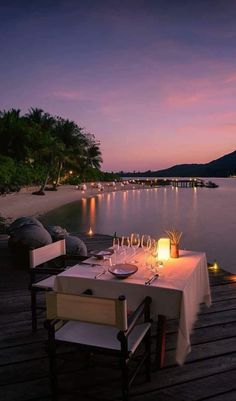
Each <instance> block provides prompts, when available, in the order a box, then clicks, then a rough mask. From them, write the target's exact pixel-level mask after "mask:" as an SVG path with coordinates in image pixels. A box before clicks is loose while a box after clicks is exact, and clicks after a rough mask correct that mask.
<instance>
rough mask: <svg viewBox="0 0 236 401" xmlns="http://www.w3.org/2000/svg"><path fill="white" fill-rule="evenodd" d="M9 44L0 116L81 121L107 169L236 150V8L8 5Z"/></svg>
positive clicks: (0, 50) (5, 32) (2, 22)
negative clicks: (45, 115) (42, 114)
mask: <svg viewBox="0 0 236 401" xmlns="http://www.w3.org/2000/svg"><path fill="white" fill-rule="evenodd" d="M37 3H38V4H37ZM0 38H1V40H0V94H1V95H0V110H3V109H6V110H7V109H9V108H12V107H14V108H20V109H21V110H22V113H25V112H26V111H27V110H28V109H29V108H30V107H39V108H42V109H43V110H45V111H47V112H49V113H51V114H53V115H60V116H62V117H65V118H69V119H72V120H74V121H76V122H77V123H78V124H79V125H80V126H83V127H86V129H87V130H88V131H89V132H91V133H93V134H94V135H95V136H96V138H97V139H99V140H100V141H101V149H102V153H103V158H104V163H103V169H104V170H108V171H110V170H113V171H117V170H121V169H122V170H124V171H128V170H129V171H133V170H140V171H144V170H148V169H152V170H158V169H161V168H167V167H170V166H171V165H174V164H179V163H204V162H208V161H210V160H212V159H215V158H218V157H220V156H222V155H223V154H225V153H230V152H232V151H234V150H235V149H236V1H235V0H196V1H191V0H185V1H184V0H131V1H129V0H126V1H125V0H123V1H121V0H120V1H119V0H107V1H105V0H83V1H82V0H77V1H76V0H71V1H70V0H58V1H52V0H51V1H50V0H47V1H43V0H41V1H40V2H39V1H38V2H36V1H35V2H34V1H31V0H30V1H28V0H18V1H17V0H15V1H12V0H0Z"/></svg>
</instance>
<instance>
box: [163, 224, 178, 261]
mask: <svg viewBox="0 0 236 401" xmlns="http://www.w3.org/2000/svg"><path fill="white" fill-rule="evenodd" d="M165 231H166V234H167V235H168V237H169V239H170V256H171V257H172V258H178V257H179V244H180V239H181V237H182V232H181V231H178V230H175V229H174V228H172V229H171V230H165Z"/></svg>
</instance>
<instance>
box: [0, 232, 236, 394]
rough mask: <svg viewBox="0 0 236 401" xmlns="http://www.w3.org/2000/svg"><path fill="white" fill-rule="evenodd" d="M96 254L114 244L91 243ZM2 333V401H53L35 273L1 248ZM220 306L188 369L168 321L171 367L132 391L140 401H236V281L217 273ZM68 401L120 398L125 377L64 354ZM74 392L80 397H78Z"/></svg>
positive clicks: (214, 282) (93, 359)
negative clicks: (36, 313)
mask: <svg viewBox="0 0 236 401" xmlns="http://www.w3.org/2000/svg"><path fill="white" fill-rule="evenodd" d="M85 240H86V242H87V244H88V247H89V248H90V249H102V248H104V247H107V246H109V245H110V244H111V237H109V236H104V235H96V236H94V237H92V238H85ZM0 258H1V259H0V260H1V262H0V274H1V276H0V277H1V282H0V288H1V297H0V303H1V305H0V310H1V318H0V324H1V331H0V400H3V401H29V400H42V401H49V400H50V391H49V381H48V360H47V355H46V352H45V331H44V329H43V324H42V323H43V319H42V320H41V321H40V328H39V330H38V332H37V334H35V335H32V334H31V315H30V297H29V291H28V288H27V287H28V273H27V272H26V271H25V270H23V269H22V268H21V267H20V266H18V267H16V266H14V264H13V263H12V262H11V261H10V256H9V254H8V249H7V247H6V242H5V241H0ZM209 274H210V281H211V289H212V298H213V305H212V307H211V308H210V309H208V308H206V307H202V309H201V312H200V314H199V318H198V320H197V322H196V325H195V328H194V331H193V334H192V339H191V341H192V352H191V354H190V355H189V357H188V359H187V361H186V363H185V365H184V366H183V367H179V366H177V365H176V364H175V362H174V353H175V343H176V327H177V325H176V324H177V322H176V321H174V320H168V324H167V352H166V359H165V366H164V368H163V369H162V370H160V371H154V372H153V374H152V382H151V383H144V381H143V375H140V377H139V378H138V379H137V381H136V383H135V385H134V386H133V388H132V389H131V397H130V398H131V400H134V401H168V400H171V401H200V400H201V401H203V400H208V401H235V400H236V276H233V275H231V274H229V273H226V272H224V271H223V270H217V271H215V270H213V269H210V268H209ZM61 356H62V358H61V359H60V361H59V365H60V371H61V374H60V386H61V394H62V395H61V398H60V400H61V401H72V400H74V401H75V400H76V401H92V400H94V401H98V400H100V401H108V400H110V401H111V400H119V399H120V388H119V372H118V371H117V370H116V365H115V362H114V360H113V359H110V360H109V366H108V367H107V365H105V366H103V363H102V362H103V357H102V356H97V355H92V356H90V358H89V359H88V358H87V355H80V356H79V358H76V356H78V355H76V352H75V351H74V350H73V349H71V350H70V352H66V353H65V350H62V351H61ZM71 391H72V394H70V393H71Z"/></svg>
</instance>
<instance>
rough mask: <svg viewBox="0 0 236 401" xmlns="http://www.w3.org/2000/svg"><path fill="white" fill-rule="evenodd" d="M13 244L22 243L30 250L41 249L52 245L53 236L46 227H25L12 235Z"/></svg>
mask: <svg viewBox="0 0 236 401" xmlns="http://www.w3.org/2000/svg"><path fill="white" fill-rule="evenodd" d="M11 242H12V243H20V244H22V245H23V246H27V247H28V248H29V249H35V248H40V247H41V246H44V245H48V244H51V243H52V238H51V235H50V234H49V233H48V231H47V230H46V229H45V228H44V227H40V226H37V225H32V224H28V225H24V226H22V227H20V228H18V229H17V230H15V231H14V232H13V233H12V235H11Z"/></svg>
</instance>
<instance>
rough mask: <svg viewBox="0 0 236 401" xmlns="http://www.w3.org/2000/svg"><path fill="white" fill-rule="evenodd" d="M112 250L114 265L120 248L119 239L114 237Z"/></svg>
mask: <svg viewBox="0 0 236 401" xmlns="http://www.w3.org/2000/svg"><path fill="white" fill-rule="evenodd" d="M112 248H113V250H114V255H115V264H117V253H118V252H119V248H120V240H119V238H117V237H115V238H113V247H112Z"/></svg>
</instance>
